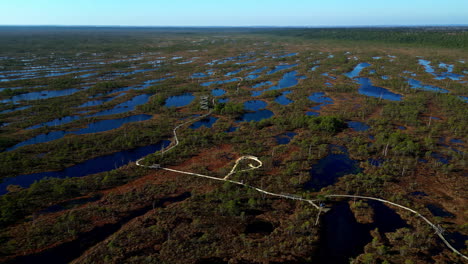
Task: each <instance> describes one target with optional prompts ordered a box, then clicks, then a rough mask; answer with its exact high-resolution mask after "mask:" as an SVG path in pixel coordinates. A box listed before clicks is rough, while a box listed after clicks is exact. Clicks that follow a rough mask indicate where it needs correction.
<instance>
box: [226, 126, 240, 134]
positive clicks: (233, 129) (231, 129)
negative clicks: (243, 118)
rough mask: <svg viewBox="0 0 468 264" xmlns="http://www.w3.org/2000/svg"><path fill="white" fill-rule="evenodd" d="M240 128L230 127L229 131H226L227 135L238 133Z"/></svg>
mask: <svg viewBox="0 0 468 264" xmlns="http://www.w3.org/2000/svg"><path fill="white" fill-rule="evenodd" d="M238 129H239V128H238V127H229V128H228V130H226V133H232V132H235V131H237V130H238Z"/></svg>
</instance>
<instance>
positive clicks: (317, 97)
mask: <svg viewBox="0 0 468 264" xmlns="http://www.w3.org/2000/svg"><path fill="white" fill-rule="evenodd" d="M307 98H309V100H311V101H312V102H314V103H320V105H317V106H314V107H312V108H311V109H312V110H314V112H307V113H306V115H308V116H319V115H320V114H319V113H318V112H315V111H320V109H322V107H324V106H326V105H329V104H333V99H331V98H330V97H326V96H325V93H324V92H318V93H313V94H312V95H310V96H309V97H307Z"/></svg>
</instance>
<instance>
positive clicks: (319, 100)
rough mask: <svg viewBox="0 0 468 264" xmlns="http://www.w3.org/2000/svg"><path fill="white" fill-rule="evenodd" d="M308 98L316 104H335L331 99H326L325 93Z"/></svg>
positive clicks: (314, 94)
mask: <svg viewBox="0 0 468 264" xmlns="http://www.w3.org/2000/svg"><path fill="white" fill-rule="evenodd" d="M307 98H309V100H311V101H312V102H314V103H333V100H332V99H331V98H330V97H326V96H325V93H324V92H318V93H313V94H312V95H310V96H309V97H307Z"/></svg>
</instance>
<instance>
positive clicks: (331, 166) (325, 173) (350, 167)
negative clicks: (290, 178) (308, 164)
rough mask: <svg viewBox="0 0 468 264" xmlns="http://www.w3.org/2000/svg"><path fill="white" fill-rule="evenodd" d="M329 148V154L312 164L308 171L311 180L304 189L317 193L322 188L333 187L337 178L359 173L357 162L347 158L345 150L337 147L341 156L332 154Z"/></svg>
mask: <svg viewBox="0 0 468 264" xmlns="http://www.w3.org/2000/svg"><path fill="white" fill-rule="evenodd" d="M334 148H336V146H331V149H330V153H329V154H328V155H327V156H326V157H325V158H323V159H321V160H319V162H318V163H317V164H314V165H313V166H312V168H311V170H310V177H311V179H310V180H309V181H307V182H306V183H305V184H304V189H306V190H315V191H319V190H321V189H322V188H323V187H327V186H330V185H333V184H334V183H335V182H336V181H337V180H338V178H340V177H342V176H344V175H346V174H357V173H359V172H360V171H361V169H360V168H359V167H358V162H357V161H355V160H352V159H350V158H349V155H348V152H347V151H346V149H345V148H343V147H339V150H341V151H343V152H344V153H343V154H334V153H333V152H332V150H333V149H334Z"/></svg>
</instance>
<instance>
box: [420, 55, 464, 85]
mask: <svg viewBox="0 0 468 264" xmlns="http://www.w3.org/2000/svg"><path fill="white" fill-rule="evenodd" d="M419 64H420V65H422V66H424V69H425V71H426V72H427V73H430V74H432V75H433V76H434V79H436V80H445V79H451V80H454V81H459V80H460V78H461V77H463V75H460V74H455V73H453V65H449V64H445V63H440V64H439V68H442V69H446V70H447V71H446V72H441V73H436V72H435V70H434V68H432V66H431V62H430V61H428V60H423V59H419Z"/></svg>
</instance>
